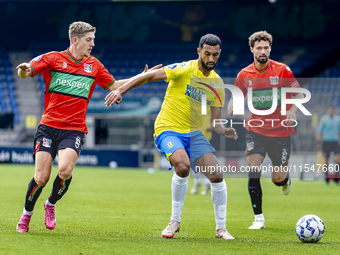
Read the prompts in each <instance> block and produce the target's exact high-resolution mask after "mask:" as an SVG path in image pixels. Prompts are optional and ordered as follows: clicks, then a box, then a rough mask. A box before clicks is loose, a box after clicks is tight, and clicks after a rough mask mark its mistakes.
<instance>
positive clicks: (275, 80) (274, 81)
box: [269, 76, 279, 86]
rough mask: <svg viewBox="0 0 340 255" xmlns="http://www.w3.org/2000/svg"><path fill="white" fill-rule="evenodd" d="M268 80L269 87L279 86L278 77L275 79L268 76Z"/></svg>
mask: <svg viewBox="0 0 340 255" xmlns="http://www.w3.org/2000/svg"><path fill="white" fill-rule="evenodd" d="M269 79H270V84H271V85H274V86H275V85H277V84H279V76H275V77H272V76H270V77H269Z"/></svg>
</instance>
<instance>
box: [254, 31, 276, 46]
mask: <svg viewBox="0 0 340 255" xmlns="http://www.w3.org/2000/svg"><path fill="white" fill-rule="evenodd" d="M259 41H268V42H269V45H270V46H272V43H273V36H272V35H271V34H269V33H268V32H267V31H259V32H256V33H254V34H252V35H251V36H250V37H249V46H250V47H251V48H254V44H255V42H259Z"/></svg>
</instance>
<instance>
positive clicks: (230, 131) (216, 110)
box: [210, 106, 238, 140]
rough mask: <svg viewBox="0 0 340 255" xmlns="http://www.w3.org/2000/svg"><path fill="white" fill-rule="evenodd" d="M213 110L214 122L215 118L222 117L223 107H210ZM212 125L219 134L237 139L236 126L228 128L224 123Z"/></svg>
mask: <svg viewBox="0 0 340 255" xmlns="http://www.w3.org/2000/svg"><path fill="white" fill-rule="evenodd" d="M210 110H211V122H213V121H214V120H217V119H222V114H221V111H222V108H221V107H213V106H211V107H210ZM212 127H213V129H214V131H215V132H216V133H217V134H219V135H223V136H225V137H227V138H232V139H235V140H236V139H237V138H238V136H237V133H236V130H235V129H234V128H226V127H225V126H224V125H222V124H214V123H213V124H212Z"/></svg>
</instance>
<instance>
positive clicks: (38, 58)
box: [32, 55, 41, 61]
mask: <svg viewBox="0 0 340 255" xmlns="http://www.w3.org/2000/svg"><path fill="white" fill-rule="evenodd" d="M40 59H41V55H40V56H38V57H35V58H33V59H32V61H39V60H40Z"/></svg>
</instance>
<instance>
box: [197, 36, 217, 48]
mask: <svg viewBox="0 0 340 255" xmlns="http://www.w3.org/2000/svg"><path fill="white" fill-rule="evenodd" d="M204 44H208V45H210V46H216V45H219V46H220V48H221V46H222V41H221V39H220V38H219V37H218V36H216V35H213V34H206V35H204V36H202V37H201V40H200V43H199V47H200V49H202V48H203V45H204Z"/></svg>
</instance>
